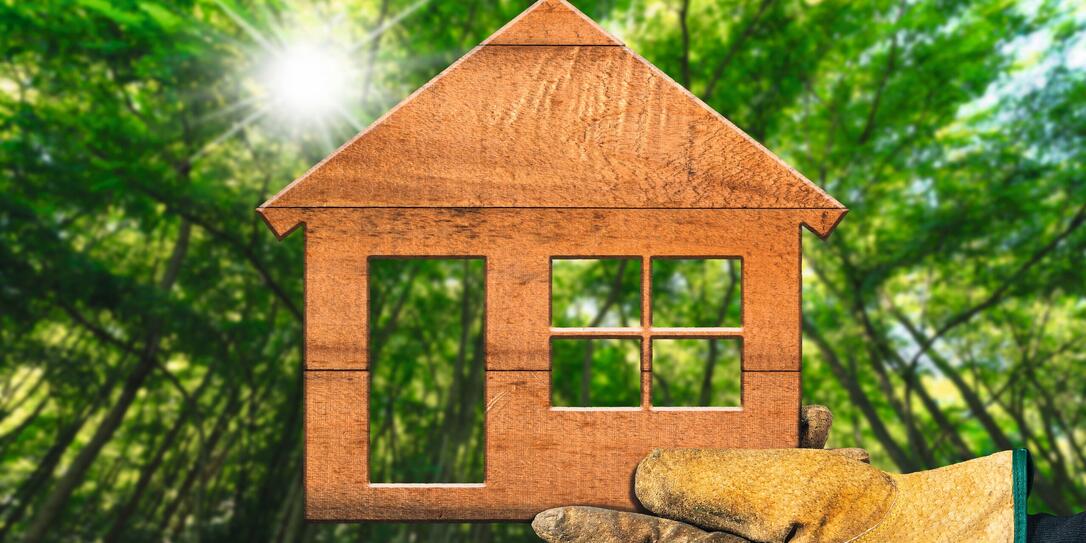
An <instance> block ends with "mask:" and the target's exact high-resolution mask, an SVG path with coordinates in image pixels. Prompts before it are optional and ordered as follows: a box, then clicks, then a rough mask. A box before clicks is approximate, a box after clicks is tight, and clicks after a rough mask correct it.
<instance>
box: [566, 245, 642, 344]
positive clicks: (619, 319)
mask: <svg viewBox="0 0 1086 543" xmlns="http://www.w3.org/2000/svg"><path fill="white" fill-rule="evenodd" d="M551 324H552V326H559V327H564V328H568V327H572V328H579V327H585V328H596V327H600V326H610V327H615V326H640V325H641V261H640V259H634V258H599V259H590V258H585V259H568V258H556V259H553V260H551Z"/></svg>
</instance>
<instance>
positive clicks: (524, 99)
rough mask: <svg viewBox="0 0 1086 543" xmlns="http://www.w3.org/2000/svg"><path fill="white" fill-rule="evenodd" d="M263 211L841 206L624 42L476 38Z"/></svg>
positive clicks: (273, 199) (833, 207)
mask: <svg viewBox="0 0 1086 543" xmlns="http://www.w3.org/2000/svg"><path fill="white" fill-rule="evenodd" d="M265 206H266V207H292V206H301V207H575V208H594V207H609V208H656V207H659V208H718V209H724V208H728V209H738V208H745V209H750V208H778V209H780V208H828V209H835V210H836V209H842V206H841V204H840V203H838V202H837V201H836V200H834V199H833V198H831V197H830V196H828V195H827V194H825V193H824V192H822V191H821V190H820V189H819V188H817V187H815V186H814V185H813V184H811V183H810V182H809V181H807V180H806V179H805V178H804V177H803V176H802V175H800V174H799V173H797V172H796V171H795V170H793V169H791V168H789V167H788V166H787V165H785V164H784V163H783V162H781V161H780V160H779V159H778V158H777V157H775V156H774V155H773V154H772V153H770V152H769V151H767V150H766V149H765V148H763V147H762V146H761V145H759V144H758V143H757V142H755V141H753V140H752V139H750V138H749V137H748V136H747V135H746V134H744V133H743V132H742V131H741V130H739V129H738V128H737V127H735V126H734V125H732V124H731V123H730V122H728V121H727V120H725V119H724V118H723V117H721V116H720V115H718V114H717V113H715V112H714V111H713V110H711V109H709V108H708V107H707V106H705V105H704V104H702V103H701V102H700V101H699V100H698V99H697V98H695V97H694V96H692V95H691V94H690V93H688V92H686V91H685V90H684V89H682V87H680V86H678V85H677V84H675V83H674V82H673V81H671V80H670V79H669V78H668V77H667V76H665V75H664V74H663V73H661V72H660V71H658V70H656V69H655V68H653V67H652V66H651V65H649V64H648V63H646V62H645V61H644V60H643V59H641V58H640V57H638V56H637V55H634V54H633V53H631V52H630V51H629V50H628V49H626V48H622V47H561V46H558V47H556V46H525V47H521V46H503V47H481V48H477V49H476V50H475V51H473V52H472V53H470V54H469V55H468V56H467V57H465V58H464V59H462V60H461V61H460V62H459V63H458V64H456V65H455V66H454V67H453V68H450V69H449V70H447V71H446V72H445V73H444V74H443V75H442V76H440V77H439V78H438V79H436V80H434V81H433V82H431V83H430V84H428V86H427V87H425V88H424V89H422V90H421V91H420V92H418V93H417V94H415V95H414V96H413V97H412V98H410V99H408V101H406V102H405V103H403V104H401V105H400V106H398V107H397V109H395V110H394V111H393V112H391V113H390V114H389V115H387V116H386V117H384V118H383V119H382V120H380V121H378V122H377V123H375V124H374V125H373V126H371V127H370V128H369V129H367V131H366V132H364V133H362V134H361V135H360V136H358V137H357V138H356V139H355V140H353V141H352V142H350V143H349V144H347V145H346V146H344V147H343V148H341V149H340V150H339V151H337V152H336V153H335V154H333V155H332V156H331V157H329V158H328V159H327V160H326V161H325V162H323V163H321V164H320V165H318V166H317V167H316V168H314V169H313V170H311V171H310V172H309V173H308V174H306V175H305V176H304V177H303V178H302V179H300V180H299V181H297V182H295V183H294V184H292V185H291V186H290V187H288V188H287V189H285V190H284V191H283V192H281V193H280V194H279V195H278V196H276V197H274V198H272V199H271V200H269V201H268V202H267V203H266V204H265Z"/></svg>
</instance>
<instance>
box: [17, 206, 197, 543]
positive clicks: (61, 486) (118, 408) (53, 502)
mask: <svg viewBox="0 0 1086 543" xmlns="http://www.w3.org/2000/svg"><path fill="white" fill-rule="evenodd" d="M191 233H192V225H191V223H189V222H188V221H185V220H183V221H182V222H181V228H180V232H179V234H178V238H177V241H176V243H175V244H174V248H173V254H171V255H170V261H169V264H168V265H167V268H166V272H165V274H163V277H162V280H161V281H160V283H159V289H160V290H161V291H162V292H163V293H168V292H169V291H170V289H171V288H173V285H174V283H176V282H177V277H178V275H179V272H180V269H181V263H182V262H183V261H184V259H185V255H186V254H187V253H188V246H189V236H190V234H191ZM161 327H162V322H161V321H160V320H159V319H155V320H154V321H153V322H151V323H150V324H149V326H148V332H147V340H146V342H145V343H144V348H143V351H142V353H141V355H140V358H139V362H138V363H137V364H136V367H135V368H133V369H132V372H131V373H130V374H129V375H128V379H126V380H125V382H124V387H123V388H122V389H121V395H120V396H119V397H118V398H117V402H116V403H115V404H113V407H112V408H110V410H109V412H108V413H107V414H106V416H105V418H104V419H102V422H101V423H99V425H98V429H97V430H95V432H94V436H93V437H91V439H90V441H89V442H87V445H86V446H84V447H83V449H82V450H80V451H79V454H78V455H76V457H75V459H74V460H72V464H71V465H70V466H68V470H67V471H65V472H64V475H63V476H61V478H60V480H59V481H57V484H56V487H54V488H53V491H52V492H51V493H50V494H49V496H48V497H47V498H46V500H45V502H43V504H42V506H41V508H40V509H39V510H38V513H37V515H36V516H35V517H34V522H33V523H31V525H30V528H28V529H27V531H26V533H25V534H24V541H26V542H27V543H38V542H39V541H41V540H42V539H44V537H45V535H46V534H47V533H48V532H49V531H50V530H52V529H53V528H54V522H55V521H56V520H57V518H58V517H59V516H60V514H61V512H62V511H63V509H64V506H65V504H67V503H68V498H70V497H71V495H72V493H73V492H74V491H75V489H76V487H78V486H79V483H81V482H82V481H83V477H84V475H86V473H87V470H88V469H89V468H90V466H91V464H92V463H93V462H94V460H95V459H96V458H98V453H100V452H101V451H102V447H104V446H105V445H106V443H108V442H109V440H110V439H111V438H112V437H113V434H114V433H115V432H116V431H117V429H118V428H120V426H121V423H122V422H123V421H124V416H125V414H126V413H128V408H129V407H131V406H132V402H133V401H135V399H136V395H137V394H138V393H139V391H140V389H141V388H142V387H143V383H144V381H146V380H147V376H148V375H150V374H151V371H152V370H154V368H155V365H156V363H157V361H158V348H159V341H160V340H161V338H162V334H161Z"/></svg>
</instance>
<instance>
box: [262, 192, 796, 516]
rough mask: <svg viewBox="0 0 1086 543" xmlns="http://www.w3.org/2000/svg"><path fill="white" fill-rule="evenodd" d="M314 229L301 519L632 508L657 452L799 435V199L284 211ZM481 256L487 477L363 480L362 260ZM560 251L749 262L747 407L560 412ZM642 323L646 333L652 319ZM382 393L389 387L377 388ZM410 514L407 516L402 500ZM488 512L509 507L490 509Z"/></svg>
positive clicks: (782, 443)
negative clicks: (554, 314)
mask: <svg viewBox="0 0 1086 543" xmlns="http://www.w3.org/2000/svg"><path fill="white" fill-rule="evenodd" d="M276 211H277V212H281V213H291V214H294V216H293V217H292V218H291V220H294V219H297V220H298V221H300V222H304V223H305V228H306V370H307V371H306V474H305V477H306V492H307V493H306V495H307V516H308V517H309V518H311V519H323V520H348V519H353V520H362V519H381V518H401V519H402V518H405V515H406V516H410V515H417V518H419V519H435V518H444V516H447V517H449V518H463V519H469V518H476V519H494V520H497V519H520V520H527V519H530V518H531V516H532V515H534V514H535V513H536V512H538V511H540V510H542V509H545V508H547V507H552V506H558V505H565V504H570V503H590V504H595V505H600V506H607V507H616V508H626V509H632V508H634V507H635V506H636V502H635V501H633V499H632V496H631V495H630V488H631V487H630V477H631V476H632V473H633V469H634V467H635V466H636V463H637V462H638V461H639V460H640V459H641V458H642V457H643V456H644V455H645V454H647V453H648V452H649V451H651V449H652V448H655V447H793V446H796V445H797V444H798V432H799V406H800V373H799V369H800V325H801V321H800V224H801V223H802V222H804V221H807V220H814V218H808V217H807V215H808V214H811V215H812V217H813V214H814V213H817V212H811V211H800V210H693V209H684V210H660V209H624V210H592V209H528V208H525V209H470V210H466V209H432V208H430V209H405V208H383V209H378V208H369V209H360V208H341V209H291V210H285V209H284V210H276ZM371 256H404V257H409V256H431V257H434V256H438V257H440V256H450V257H451V256H476V257H484V258H486V270H487V277H486V282H487V294H486V303H487V325H486V367H487V370H488V373H487V391H486V401H487V419H486V432H487V446H486V483H485V484H484V485H436V486H434V485H423V486H419V485H370V484H369V483H368V476H367V472H368V470H367V464H366V460H367V458H368V453H367V446H368V434H367V421H368V413H367V411H366V410H367V408H368V396H367V394H368V391H369V390H368V389H369V385H368V372H367V368H368V364H367V360H366V351H367V348H366V340H367V335H368V334H367V333H366V321H367V300H366V296H367V293H368V288H367V285H366V262H367V258H369V257H371ZM555 256H578V257H603V256H635V257H636V256H683V257H740V258H742V259H743V291H742V292H743V325H742V329H740V330H731V331H728V332H727V333H728V334H731V335H741V336H742V337H743V361H742V372H743V373H742V390H743V400H742V403H743V405H742V408H741V409H736V408H690V409H683V410H676V409H655V408H652V407H651V406H650V405H649V395H648V389H647V387H644V384H645V383H646V381H651V379H649V376H650V374H649V373H648V372H650V371H651V361H650V360H649V358H650V357H648V356H644V360H643V362H642V371H643V374H642V375H643V379H642V383H643V387H644V388H643V397H644V400H643V405H642V406H641V407H640V408H629V409H623V410H613V409H612V410H598V409H568V408H567V409H556V408H551V407H550V405H549V403H550V400H549V398H550V391H549V386H550V374H549V364H550V360H549V352H550V348H549V343H550V337H551V329H550V260H551V258H552V257H555ZM644 333H645V334H648V331H644ZM376 393H380V392H379V391H376ZM407 511H411V512H412V513H411V514H410V515H409V514H407V513H406V512H407ZM494 511H502V513H501V514H500V515H495V514H494Z"/></svg>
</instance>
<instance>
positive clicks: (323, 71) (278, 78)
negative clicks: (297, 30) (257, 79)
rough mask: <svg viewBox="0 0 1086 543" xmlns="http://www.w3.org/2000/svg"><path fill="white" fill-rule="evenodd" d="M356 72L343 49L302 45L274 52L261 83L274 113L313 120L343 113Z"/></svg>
mask: <svg viewBox="0 0 1086 543" xmlns="http://www.w3.org/2000/svg"><path fill="white" fill-rule="evenodd" d="M353 73H354V70H353V68H352V64H351V62H349V60H348V59H347V55H346V54H345V52H344V51H343V50H342V49H340V48H337V47H335V46H334V45H331V44H315V43H304V42H300V43H294V44H289V45H286V46H285V47H283V48H282V49H281V50H279V51H277V52H275V53H273V55H272V57H271V59H270V61H269V63H268V67H267V69H266V72H265V73H264V76H263V77H262V81H261V84H262V86H263V87H264V91H265V93H266V95H267V96H268V98H269V99H270V102H271V103H270V104H269V105H270V106H271V107H272V109H273V110H274V111H276V112H277V113H279V114H282V115H285V116H287V117H294V118H309V119H313V118H316V117H325V116H327V115H330V114H333V113H337V112H339V111H342V108H343V106H344V103H345V101H347V99H348V98H349V91H350V85H351V81H352V79H354V77H353Z"/></svg>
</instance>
